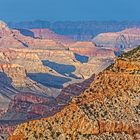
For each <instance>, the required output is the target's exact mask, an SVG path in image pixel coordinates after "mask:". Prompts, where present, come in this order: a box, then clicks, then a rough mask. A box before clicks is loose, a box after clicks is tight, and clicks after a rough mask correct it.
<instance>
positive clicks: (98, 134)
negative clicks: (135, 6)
mask: <svg viewBox="0 0 140 140" xmlns="http://www.w3.org/2000/svg"><path fill="white" fill-rule="evenodd" d="M139 85H140V47H138V48H136V49H134V50H132V51H130V52H128V53H125V54H123V55H122V56H121V57H120V58H118V59H117V60H116V62H115V64H113V65H111V66H109V67H108V68H107V69H106V70H104V71H103V72H102V73H100V74H99V75H97V76H96V77H95V79H94V81H93V82H92V83H91V85H90V87H89V88H87V89H86V90H85V91H84V92H83V93H82V94H81V95H80V96H78V97H75V98H73V99H72V101H71V102H70V103H69V105H68V106H66V107H65V108H64V109H62V110H61V111H60V112H59V113H57V114H55V115H54V116H52V117H49V118H44V119H40V120H35V121H30V122H27V123H23V124H21V125H19V126H18V127H17V128H16V130H15V131H14V133H13V136H11V138H10V139H11V140H12V139H14V140H15V139H16V138H27V139H50V140H53V139H56V140H57V139H61V140H62V139H70V140H71V139H81V140H87V139H127V140H132V139H133V140H139V138H140V116H139V110H140V107H139V106H140V92H139V91H140V87H139ZM75 92H76V91H75Z"/></svg>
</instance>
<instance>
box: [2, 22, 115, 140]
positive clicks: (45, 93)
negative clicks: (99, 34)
mask: <svg viewBox="0 0 140 140" xmlns="http://www.w3.org/2000/svg"><path fill="white" fill-rule="evenodd" d="M31 31H32V32H33V31H34V32H35V34H36V36H28V35H27V34H26V35H24V34H23V33H21V30H17V29H10V28H9V27H8V25H7V24H6V23H4V22H3V21H0V99H1V101H0V108H1V109H0V136H1V137H0V138H1V139H3V137H4V139H6V138H7V136H8V135H9V134H12V132H13V130H14V129H15V127H16V125H18V124H20V123H23V122H25V121H29V120H33V119H39V118H42V117H49V116H52V115H54V114H55V113H57V112H59V111H60V110H61V109H63V108H64V107H65V106H66V105H67V104H68V102H69V101H70V100H71V98H72V97H75V96H77V95H79V94H80V93H81V92H83V91H84V90H85V89H86V88H87V87H88V86H89V84H90V83H91V80H93V79H94V74H98V73H99V72H100V71H102V70H103V69H105V68H106V67H108V66H109V65H110V64H112V63H114V57H115V54H114V50H113V49H105V48H104V49H102V48H97V47H96V44H94V43H93V42H91V41H75V40H72V39H69V38H68V37H67V36H62V35H58V34H56V33H54V32H53V31H50V30H48V29H45V34H46V32H47V34H46V35H45V37H44V38H42V37H40V34H39V36H38V29H32V30H31ZM85 67H86V69H85ZM84 80H86V81H84ZM76 83H77V84H76ZM83 83H86V84H85V86H83ZM71 89H73V90H71ZM75 90H76V91H77V93H74V92H75ZM78 91H79V92H78Z"/></svg>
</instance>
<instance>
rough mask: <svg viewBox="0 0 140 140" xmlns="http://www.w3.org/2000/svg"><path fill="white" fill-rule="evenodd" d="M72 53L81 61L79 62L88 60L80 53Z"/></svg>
mask: <svg viewBox="0 0 140 140" xmlns="http://www.w3.org/2000/svg"><path fill="white" fill-rule="evenodd" d="M74 55H75V58H76V60H77V61H79V62H81V63H87V62H88V60H89V57H88V56H84V55H80V54H77V53H75V54H74Z"/></svg>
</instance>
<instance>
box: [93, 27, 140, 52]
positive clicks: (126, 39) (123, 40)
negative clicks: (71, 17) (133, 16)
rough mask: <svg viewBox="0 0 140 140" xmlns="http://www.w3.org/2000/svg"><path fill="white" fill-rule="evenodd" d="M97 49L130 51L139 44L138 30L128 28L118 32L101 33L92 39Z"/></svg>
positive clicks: (139, 35) (139, 31)
mask: <svg viewBox="0 0 140 140" xmlns="http://www.w3.org/2000/svg"><path fill="white" fill-rule="evenodd" d="M93 42H94V43H96V45H97V46H98V47H105V48H116V49H119V50H125V49H126V50H127V49H132V48H134V47H136V46H138V45H139V44H140V28H129V29H125V30H122V31H120V32H110V33H101V34H99V35H97V36H96V37H95V38H93Z"/></svg>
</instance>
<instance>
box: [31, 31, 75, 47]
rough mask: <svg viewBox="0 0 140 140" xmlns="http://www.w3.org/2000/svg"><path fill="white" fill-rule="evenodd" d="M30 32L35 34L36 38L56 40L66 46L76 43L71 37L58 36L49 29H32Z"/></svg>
mask: <svg viewBox="0 0 140 140" xmlns="http://www.w3.org/2000/svg"><path fill="white" fill-rule="evenodd" d="M30 31H32V32H33V35H34V37H35V38H41V39H49V40H55V41H58V42H62V43H64V44H67V43H72V42H74V40H72V39H70V38H69V37H67V36H63V35H59V34H56V33H55V32H53V31H51V30H50V29H47V28H46V29H31V30H30Z"/></svg>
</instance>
